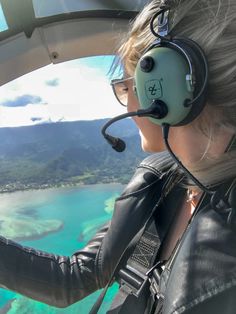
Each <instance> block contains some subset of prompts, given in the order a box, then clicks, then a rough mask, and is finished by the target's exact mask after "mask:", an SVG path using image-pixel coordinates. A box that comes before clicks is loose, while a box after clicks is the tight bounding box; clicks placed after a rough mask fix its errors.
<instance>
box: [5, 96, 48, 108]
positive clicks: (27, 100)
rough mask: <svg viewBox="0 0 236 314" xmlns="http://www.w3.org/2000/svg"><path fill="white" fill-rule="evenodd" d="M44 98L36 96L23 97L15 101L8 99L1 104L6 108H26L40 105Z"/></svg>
mask: <svg viewBox="0 0 236 314" xmlns="http://www.w3.org/2000/svg"><path fill="white" fill-rule="evenodd" d="M40 103H42V98H41V97H40V96H36V95H21V96H18V97H16V98H15V99H7V100H5V101H3V102H1V103H0V105H2V106H4V107H25V106H27V105H29V104H40Z"/></svg>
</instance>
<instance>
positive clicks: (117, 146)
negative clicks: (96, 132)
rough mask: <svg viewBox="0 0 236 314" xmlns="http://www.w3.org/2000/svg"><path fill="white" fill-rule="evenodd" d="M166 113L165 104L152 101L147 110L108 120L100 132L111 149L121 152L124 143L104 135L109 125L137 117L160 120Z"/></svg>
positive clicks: (124, 114) (159, 101) (117, 138)
mask: <svg viewBox="0 0 236 314" xmlns="http://www.w3.org/2000/svg"><path fill="white" fill-rule="evenodd" d="M167 113H168V109H167V106H166V104H165V103H164V102H163V101H161V100H157V99H156V100H154V101H153V103H152V104H151V106H150V107H149V108H147V109H139V110H137V111H132V112H127V113H123V114H121V115H119V116H117V117H115V118H113V119H110V120H109V121H108V122H107V123H106V124H105V125H104V126H103V128H102V130H101V132H102V135H103V136H104V138H105V139H106V141H107V142H108V143H109V144H110V145H111V146H112V148H113V149H114V150H115V151H117V152H119V153H120V152H123V151H124V150H125V148H126V145H125V142H124V141H123V140H122V139H120V138H119V137H114V136H112V135H110V134H108V133H106V130H107V128H109V126H110V125H112V124H113V123H115V122H116V121H119V120H122V119H125V118H128V117H133V116H138V117H151V118H155V119H162V118H164V117H165V116H166V115H167Z"/></svg>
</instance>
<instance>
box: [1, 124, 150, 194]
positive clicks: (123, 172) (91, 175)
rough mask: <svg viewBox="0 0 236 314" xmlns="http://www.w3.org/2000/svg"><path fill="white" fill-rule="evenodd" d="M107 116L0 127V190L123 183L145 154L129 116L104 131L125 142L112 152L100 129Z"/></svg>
mask: <svg viewBox="0 0 236 314" xmlns="http://www.w3.org/2000/svg"><path fill="white" fill-rule="evenodd" d="M106 121H107V120H106V119H103V120H94V121H77V122H58V123H50V124H41V125H35V126H27V127H17V128H0V138H1V141H0V192H6V191H15V190H22V189H29V188H47V187H50V186H57V185H58V186H60V185H64V184H77V183H84V184H93V183H107V182H120V183H126V182H127V181H128V180H129V179H130V177H131V175H132V173H133V171H134V168H135V166H136V165H137V164H138V163H139V162H140V161H141V160H142V159H143V158H144V157H145V154H144V153H143V152H142V151H141V148H140V139H139V135H138V131H137V128H136V126H135V125H134V123H133V121H132V120H130V119H126V120H123V121H119V122H117V123H116V124H114V125H113V126H112V127H110V128H109V133H111V134H112V135H114V136H119V137H121V138H122V139H124V140H125V142H126V145H127V148H126V150H125V151H124V152H123V153H117V152H116V151H114V150H113V149H112V148H111V146H110V145H108V144H107V143H106V141H105V140H104V138H103V136H102V135H101V131H100V130H101V128H102V126H103V125H104V124H105V122H106Z"/></svg>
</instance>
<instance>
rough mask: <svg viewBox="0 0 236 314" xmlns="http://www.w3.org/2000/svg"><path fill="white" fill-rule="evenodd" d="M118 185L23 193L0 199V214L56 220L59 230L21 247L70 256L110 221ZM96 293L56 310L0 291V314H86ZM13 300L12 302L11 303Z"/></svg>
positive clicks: (120, 187)
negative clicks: (15, 214)
mask: <svg viewBox="0 0 236 314" xmlns="http://www.w3.org/2000/svg"><path fill="white" fill-rule="evenodd" d="M122 189H123V187H122V186H121V185H91V186H85V187H79V188H61V189H50V190H41V191H25V192H15V193H11V194H4V195H1V196H0V203H1V206H0V211H1V212H4V211H6V210H7V211H8V212H9V215H14V213H16V212H17V215H19V212H21V213H24V215H26V213H27V214H28V215H29V216H31V217H30V218H34V217H36V218H37V219H43V220H44V219H57V220H60V221H62V222H63V228H62V229H61V230H59V231H57V232H54V233H51V234H48V235H46V236H43V237H42V238H40V239H34V240H28V241H21V243H22V244H23V245H26V246H31V247H34V248H36V249H40V250H44V251H47V252H50V253H54V254H62V255H69V256H70V255H71V254H73V253H74V252H75V251H76V250H78V249H80V248H82V247H84V245H85V244H86V243H87V241H88V239H90V237H91V236H93V234H94V233H95V232H96V230H97V229H98V228H99V226H101V225H103V224H104V223H105V222H106V221H108V220H109V219H110V218H111V215H112V207H113V206H112V203H113V202H114V199H115V198H116V197H117V196H118V195H119V194H120V192H121V191H122ZM116 291H117V286H116V285H114V286H113V287H112V288H110V290H109V292H108V294H107V296H106V299H105V301H104V304H103V307H102V309H101V310H100V311H99V313H100V314H103V313H106V310H107V309H108V308H109V304H110V301H111V299H112V296H113V295H114V293H115V292H116ZM98 295H99V292H96V293H94V294H92V295H90V296H88V297H87V298H85V299H84V300H82V301H80V302H77V303H76V304H74V305H72V306H70V307H68V308H66V309H57V308H55V307H51V306H48V305H45V304H42V303H40V302H36V301H33V300H30V299H28V298H25V297H23V296H21V295H18V294H15V293H13V292H10V291H7V290H4V289H0V313H1V314H2V313H8V314H32V313H35V314H41V313H43V314H49V313H50V314H57V313H58V314H59V313H63V314H74V313H76V314H79V313H81V314H86V313H88V312H89V309H90V308H91V306H92V305H93V303H94V301H95V300H96V298H97V297H98ZM12 300H14V301H13V302H11V301H12Z"/></svg>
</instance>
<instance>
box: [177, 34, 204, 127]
mask: <svg viewBox="0 0 236 314" xmlns="http://www.w3.org/2000/svg"><path fill="white" fill-rule="evenodd" d="M174 42H175V43H177V44H178V45H179V46H180V47H181V48H182V49H184V51H185V52H186V53H187V54H188V56H189V58H190V60H191V63H192V67H193V71H194V76H195V78H194V81H195V86H194V92H193V96H194V99H195V98H196V97H197V95H198V94H199V92H200V90H201V89H202V87H203V86H204V81H205V79H206V77H208V67H207V66H206V65H207V64H206V63H207V61H206V58H205V56H204V53H203V51H202V50H201V48H200V47H199V45H197V44H196V43H195V42H194V41H193V40H191V39H189V38H175V39H174ZM206 97H207V84H205V86H204V89H203V91H202V93H201V94H200V96H199V97H197V98H196V100H195V101H194V103H193V105H192V107H191V110H190V112H189V114H188V115H187V116H186V118H185V119H183V120H182V121H181V122H180V123H179V124H178V126H180V125H185V124H188V123H190V122H192V121H193V120H194V119H195V118H196V117H197V116H198V115H199V114H200V113H201V111H202V110H203V108H204V106H205V104H206Z"/></svg>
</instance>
